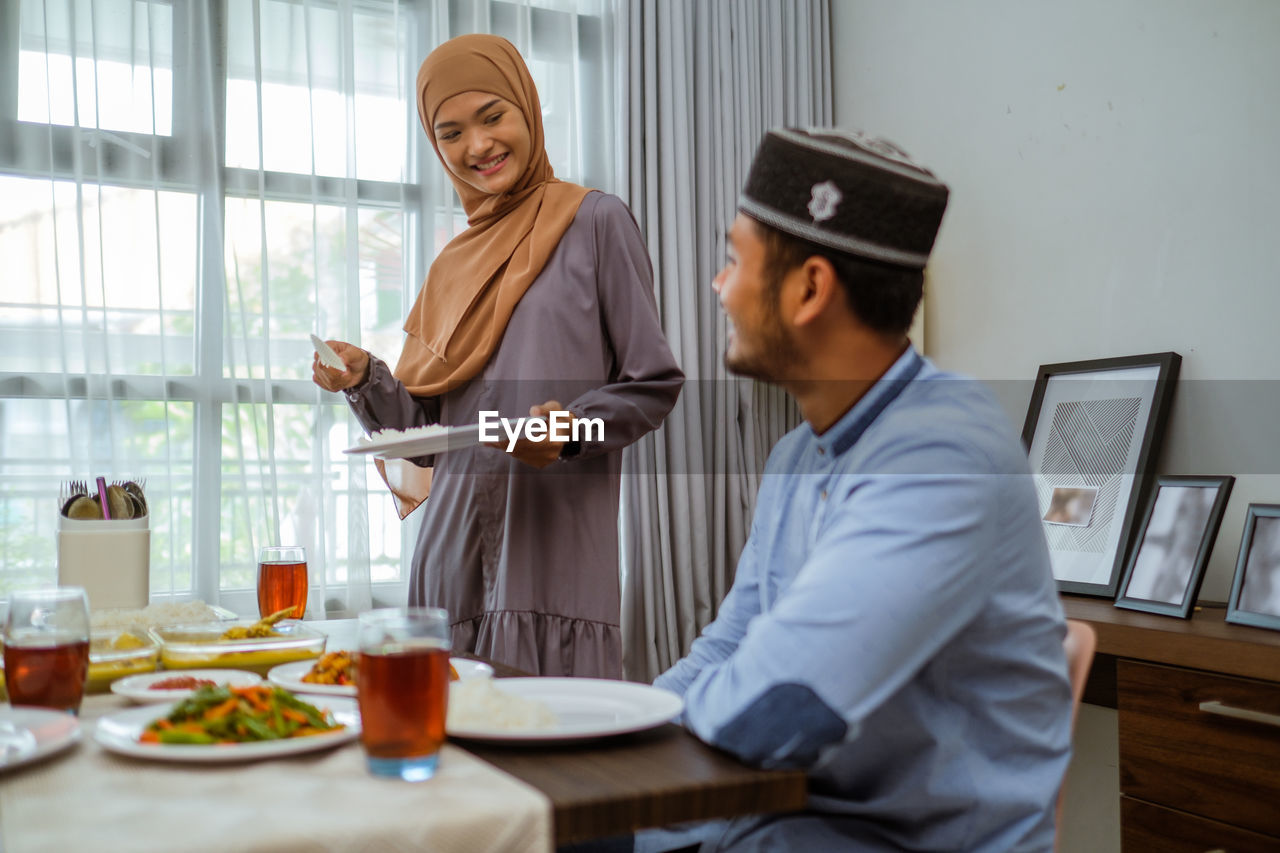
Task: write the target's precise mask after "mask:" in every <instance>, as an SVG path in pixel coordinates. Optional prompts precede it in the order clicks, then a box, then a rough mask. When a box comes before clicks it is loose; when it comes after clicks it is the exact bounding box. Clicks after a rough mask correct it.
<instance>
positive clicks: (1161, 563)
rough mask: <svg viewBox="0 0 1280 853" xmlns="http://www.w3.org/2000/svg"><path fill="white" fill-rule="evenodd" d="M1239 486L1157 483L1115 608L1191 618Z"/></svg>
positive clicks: (1184, 479)
mask: <svg viewBox="0 0 1280 853" xmlns="http://www.w3.org/2000/svg"><path fill="white" fill-rule="evenodd" d="M1235 481H1236V478H1235V477H1231V476H1213V477H1191V476H1171V475H1165V476H1160V477H1156V480H1155V488H1154V489H1153V490H1152V492H1151V498H1150V500H1148V501H1147V505H1146V510H1145V511H1144V512H1143V515H1142V523H1141V524H1140V525H1139V526H1138V528H1137V535H1136V536H1135V537H1134V540H1133V547H1132V548H1130V549H1129V557H1128V559H1127V560H1126V561H1125V568H1124V576H1123V577H1122V578H1121V580H1120V587H1119V594H1118V595H1117V596H1116V607H1124V608H1127V609H1129V610H1145V611H1147V612H1148V613H1160V614H1163V615H1165V616H1177V617H1178V618H1180V619H1186V618H1188V617H1190V616H1191V611H1192V609H1193V608H1194V607H1195V603H1196V597H1197V596H1198V595H1199V594H1200V584H1201V583H1202V582H1203V581H1204V572H1205V568H1206V567H1207V566H1208V564H1209V554H1210V552H1212V551H1213V543H1214V541H1215V540H1217V538H1218V531H1219V529H1220V528H1221V527H1222V517H1223V515H1224V514H1225V513H1226V509H1227V501H1228V500H1229V499H1230V497H1231V487H1232V486H1234V485H1235ZM1198 492H1204V494H1203V495H1200V494H1197V493H1198ZM1153 519H1154V520H1155V529H1153V525H1152V521H1153Z"/></svg>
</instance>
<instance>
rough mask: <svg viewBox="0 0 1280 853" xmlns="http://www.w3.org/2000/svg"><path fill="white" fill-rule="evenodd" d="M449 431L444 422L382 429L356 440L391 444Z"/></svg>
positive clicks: (360, 444)
mask: <svg viewBox="0 0 1280 853" xmlns="http://www.w3.org/2000/svg"><path fill="white" fill-rule="evenodd" d="M448 431H449V427H447V426H443V425H442V424H428V425H427V426H416V427H409V428H408V429H380V430H376V431H374V432H372V433H370V434H369V435H368V436H361V437H360V438H359V439H357V440H356V446H357V447H369V446H371V445H375V444H391V443H394V442H397V441H407V440H409V439H416V438H430V437H431V436H433V435H440V434H441V433H446V432H448Z"/></svg>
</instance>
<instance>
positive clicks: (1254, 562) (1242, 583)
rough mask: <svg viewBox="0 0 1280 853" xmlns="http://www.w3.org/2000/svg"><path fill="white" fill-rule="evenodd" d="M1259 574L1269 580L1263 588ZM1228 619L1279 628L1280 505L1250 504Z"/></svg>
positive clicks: (1273, 628) (1229, 600) (1237, 622)
mask: <svg viewBox="0 0 1280 853" xmlns="http://www.w3.org/2000/svg"><path fill="white" fill-rule="evenodd" d="M1260 526H1261V527H1262V528H1263V530H1262V535H1259V527H1260ZM1259 548H1263V549H1265V550H1263V551H1261V552H1259ZM1259 572H1261V573H1262V574H1261V575H1259V574H1258V573H1259ZM1258 577H1262V578H1264V579H1265V580H1266V586H1265V587H1263V588H1261V589H1259V587H1258V586H1257V585H1256V584H1257V578H1258ZM1226 618H1227V621H1228V622H1232V623H1234V624H1236V625H1251V626H1253V627H1255V628H1270V629H1271V630H1273V631H1280V504H1249V510H1248V512H1247V513H1246V514H1245V519H1244V534H1243V535H1242V536H1241V537H1240V555H1239V556H1238V557H1237V558H1236V572H1235V576H1234V577H1232V579H1231V596H1230V597H1229V598H1228V599H1227V617H1226Z"/></svg>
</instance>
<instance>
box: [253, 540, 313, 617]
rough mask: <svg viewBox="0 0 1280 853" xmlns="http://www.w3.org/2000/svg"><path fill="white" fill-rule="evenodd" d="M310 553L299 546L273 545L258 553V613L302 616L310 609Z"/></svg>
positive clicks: (262, 615)
mask: <svg viewBox="0 0 1280 853" xmlns="http://www.w3.org/2000/svg"><path fill="white" fill-rule="evenodd" d="M307 582H308V581H307V552H306V551H305V550H304V549H303V548H302V547H301V546H299V545H287V546H286V545H272V546H270V547H267V548H263V549H262V550H261V551H260V552H258V615H259V616H261V617H266V616H270V615H271V614H272V613H278V612H279V611H281V610H284V609H285V608H286V607H292V608H293V612H292V613H290V614H289V615H288V616H287V617H285V618H287V619H301V618H302V614H303V613H304V612H306V609H307Z"/></svg>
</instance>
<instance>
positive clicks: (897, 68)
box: [832, 0, 1280, 850]
mask: <svg viewBox="0 0 1280 853" xmlns="http://www.w3.org/2000/svg"><path fill="white" fill-rule="evenodd" d="M833 5H834V14H833V22H832V23H833V30H834V32H833V40H832V41H833V44H832V47H833V56H834V73H835V83H834V93H835V116H836V120H837V122H838V123H839V124H842V125H845V126H849V127H857V128H861V129H864V130H867V131H869V132H871V133H875V134H878V135H881V136H885V137H887V138H889V139H892V140H894V141H895V142H897V143H898V144H899V145H901V146H902V147H903V148H904V149H905V150H907V151H909V152H910V153H911V154H912V155H913V156H914V157H915V158H916V159H917V160H919V161H920V162H922V163H924V164H926V165H928V166H930V167H931V168H932V169H933V170H934V171H935V172H936V173H937V174H938V176H939V177H940V178H941V179H942V180H944V181H945V182H946V183H948V184H949V185H950V187H951V190H952V196H951V203H950V207H949V210H948V212H947V216H946V219H945V220H944V222H943V227H942V232H941V234H940V235H939V239H938V244H937V246H936V248H935V251H934V257H933V262H932V264H931V270H930V275H929V290H928V292H927V296H926V302H925V328H926V332H927V337H926V341H925V348H926V351H927V352H928V353H929V355H930V356H931V357H933V358H934V360H935V361H937V362H938V363H940V364H941V365H943V366H945V367H949V368H953V369H957V370H962V371H964V372H967V373H971V374H973V375H976V376H980V377H982V378H984V379H989V380H1010V381H996V382H993V385H995V386H996V389H997V392H998V393H999V394H1000V396H1001V399H1002V401H1003V402H1004V403H1005V405H1006V406H1007V407H1008V408H1009V411H1010V415H1011V417H1012V418H1013V419H1014V421H1015V423H1016V424H1017V425H1018V426H1019V427H1021V424H1022V420H1023V417H1024V416H1025V413H1026V405H1027V400H1028V398H1029V396H1030V392H1031V383H1030V381H1029V380H1030V379H1031V378H1033V377H1034V376H1035V373H1036V368H1037V366H1038V365H1040V364H1047V363H1051V362H1058V361H1075V360H1081V359H1089V358H1102V357H1107V356H1118V355H1132V354H1137V353H1145V352H1156V351H1163V350H1174V351H1176V352H1178V353H1180V354H1181V355H1182V358H1183V362H1182V381H1181V382H1180V384H1179V388H1178V392H1177V398H1176V401H1175V405H1174V410H1173V414H1172V417H1171V419H1170V423H1169V432H1168V434H1167V435H1166V441H1165V451H1164V453H1163V454H1162V456H1161V458H1160V460H1159V463H1158V468H1157V471H1158V472H1159V473H1168V474H1235V475H1236V476H1237V478H1238V479H1237V482H1236V487H1235V491H1234V492H1233V494H1232V498H1231V502H1230V504H1229V506H1228V512H1227V516H1226V520H1225V521H1224V522H1223V526H1222V531H1221V533H1220V535H1219V537H1218V540H1217V546H1216V547H1215V549H1214V553H1213V557H1212V559H1211V561H1210V567H1209V571H1208V575H1207V577H1206V580H1205V583H1204V588H1203V589H1202V592H1201V599H1202V600H1213V601H1223V600H1225V599H1226V597H1227V594H1228V592H1229V589H1230V581H1231V575H1232V572H1233V570H1234V564H1235V559H1236V554H1237V549H1238V548H1239V543H1240V533H1241V530H1242V528H1243V524H1244V512H1245V507H1246V506H1247V504H1248V503H1250V502H1262V503H1280V428H1278V427H1280V382H1278V381H1276V380H1280V335H1278V334H1277V325H1278V320H1280V271H1278V266H1277V253H1276V251H1275V250H1276V248H1277V246H1278V245H1280V3H1276V2H1274V0H1058V2H1043V1H1042V0H968V2H931V0H833ZM1081 722H1082V725H1081V726H1080V728H1078V730H1077V748H1078V754H1077V761H1076V762H1075V764H1073V770H1072V773H1073V775H1079V776H1080V777H1081V778H1082V779H1088V780H1089V781H1088V782H1086V783H1084V784H1083V785H1081V786H1078V787H1077V788H1076V796H1075V797H1072V799H1071V800H1069V805H1076V804H1078V805H1079V807H1076V808H1072V809H1071V811H1070V812H1069V816H1068V821H1067V829H1068V832H1067V834H1066V841H1067V846H1066V848H1065V849H1067V850H1071V849H1079V850H1086V849H1092V850H1108V849H1118V828H1117V824H1118V809H1116V808H1115V805H1116V804H1115V799H1114V797H1115V796H1116V794H1117V793H1118V781H1117V780H1116V769H1115V765H1116V760H1115V748H1116V747H1115V731H1114V725H1115V720H1114V713H1112V712H1105V711H1102V710H1100V709H1086V714H1085V715H1083V716H1082V717H1081ZM1068 790H1069V791H1070V790H1072V789H1071V788H1069V789H1068ZM1082 791H1087V792H1088V793H1087V794H1084V796H1083V797H1082V796H1081V793H1082ZM1069 797H1071V795H1070V794H1069ZM1073 800H1074V803H1073V802H1072V801H1073ZM1086 803H1088V805H1085V804H1086Z"/></svg>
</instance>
